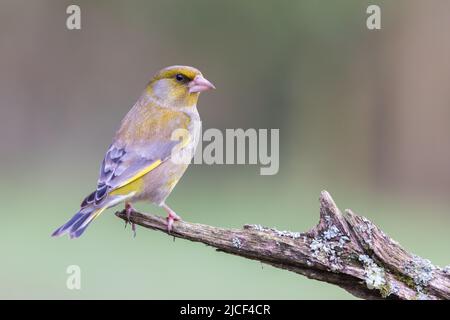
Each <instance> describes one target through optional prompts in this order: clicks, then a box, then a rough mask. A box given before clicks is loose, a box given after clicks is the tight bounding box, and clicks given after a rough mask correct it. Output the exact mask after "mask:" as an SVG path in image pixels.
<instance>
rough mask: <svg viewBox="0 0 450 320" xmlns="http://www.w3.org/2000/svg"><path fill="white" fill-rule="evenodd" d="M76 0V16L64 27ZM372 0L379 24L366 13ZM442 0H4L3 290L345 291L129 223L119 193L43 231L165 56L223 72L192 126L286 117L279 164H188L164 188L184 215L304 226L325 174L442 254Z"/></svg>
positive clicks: (448, 203)
mask: <svg viewBox="0 0 450 320" xmlns="http://www.w3.org/2000/svg"><path fill="white" fill-rule="evenodd" d="M72 3H75V4H78V5H79V6H80V7H81V11H82V12H81V14H82V16H81V17H82V29H81V30H79V31H69V30H67V29H66V27H65V22H66V18H67V14H66V13H65V11H66V8H67V6H68V5H69V4H72ZM369 4H379V5H380V6H381V8H382V29H381V30H380V31H369V30H368V29H367V28H366V18H367V14H366V8H367V6H368V5H369ZM448 12H450V2H449V1H445V0H442V1H439V0H433V1H420V0H414V1H412V0H396V1H361V0H340V1H324V0H298V1H262V0H259V1H256V0H245V1H241V0H240V1H238V0H231V1H207V0H202V1H200V0H192V1H183V0H177V1H175V0H169V1H167V0H164V1H163V0H160V1H136V0H133V1H106V0H105V1H103V0H102V1H99V0H96V1H56V0H53V1H47V0H35V1H26V0H14V1H13V0H0V150H1V169H0V170H1V183H0V199H1V203H2V209H1V220H2V228H1V231H0V243H1V244H0V254H1V258H0V259H1V263H0V271H1V272H0V298H4V299H5V298H44V299H47V298H63V299H72V298H86V299H92V298H114V299H115V298H125V299H131V298H133V299H141V298H145V299H147V298H150V299H170V298H177V299H178V298H184V299H189V298H194V299H195V298H207V299H210V298H211V299H214V298H222V299H228V298H236V299H239V298H247V299H251V298H255V299H258V298H266V299H281V298H285V299H316V298H322V299H352V298H353V297H352V296H351V295H350V294H348V293H347V292H345V291H344V290H341V289H339V288H337V287H334V286H331V285H328V284H324V283H320V282H317V281H313V280H308V279H306V278H303V277H301V276H299V275H296V274H294V273H289V272H286V271H281V270H277V269H275V268H272V267H270V266H265V265H264V266H262V265H261V264H260V263H258V262H255V261H247V260H244V259H241V258H238V257H234V256H228V255H225V254H223V253H218V252H215V251H214V250H213V249H211V248H208V247H206V246H204V245H201V244H195V243H190V242H187V241H182V240H179V239H178V240H176V241H175V242H174V241H173V239H172V238H171V237H167V236H165V235H163V234H161V233H157V232H152V231H146V230H143V229H142V228H139V227H138V230H137V238H135V239H133V238H132V236H131V232H130V230H129V229H127V230H124V224H123V221H122V220H119V219H117V218H116V217H115V216H114V215H113V214H112V213H113V212H114V210H113V209H111V210H109V211H108V212H107V213H105V214H103V215H102V217H101V218H100V219H98V220H97V221H96V222H95V223H93V224H92V226H91V227H90V228H89V230H88V231H87V232H86V234H85V235H84V236H83V237H82V238H80V239H78V240H69V239H66V238H60V239H53V238H50V233H51V232H52V231H53V230H54V229H55V228H56V227H58V226H59V225H61V224H62V223H64V222H65V221H66V220H67V219H68V218H69V217H71V216H72V214H74V213H75V212H76V211H77V208H78V206H79V203H80V201H81V200H82V198H83V197H84V196H85V195H86V194H88V193H89V192H90V191H91V190H92V189H93V188H94V186H95V183H96V179H97V173H98V169H99V165H100V162H101V160H102V158H103V155H104V152H105V151H106V149H107V146H108V145H109V143H110V141H111V138H112V135H113V133H114V131H115V130H116V129H117V127H118V124H119V122H120V120H121V118H122V117H123V116H124V115H125V113H126V112H127V111H128V109H129V108H130V107H131V106H132V104H133V103H134V102H135V100H136V99H137V97H138V96H139V95H140V93H141V91H142V89H143V87H144V86H145V84H146V83H147V81H148V80H149V79H150V77H151V76H152V74H153V73H155V72H156V71H157V70H159V69H160V68H162V67H164V66H167V65H173V64H187V65H193V66H195V67H198V68H199V69H200V70H202V72H203V73H204V74H205V76H206V77H207V78H208V79H210V80H211V81H213V82H214V84H215V85H216V86H217V90H215V91H214V92H208V93H207V94H203V95H202V97H201V98H200V102H199V111H200V114H201V116H202V120H203V127H204V129H206V128H220V129H225V128H280V171H279V173H278V174H277V175H274V176H260V175H259V167H258V166H245V165H213V166H207V165H194V166H191V167H190V169H189V170H188V171H187V173H186V175H185V176H184V178H183V179H182V180H181V182H180V183H179V184H178V186H177V188H176V189H175V191H174V192H173V193H172V195H171V197H170V198H169V199H168V203H169V204H170V205H171V206H172V207H173V208H174V209H175V210H176V211H177V212H178V213H179V214H180V215H182V217H183V218H184V219H185V220H188V221H192V222H200V223H205V224H211V225H215V226H223V227H236V228H238V227H240V226H242V225H243V224H245V223H259V224H262V225H267V226H275V227H277V228H279V229H290V230H293V231H306V230H307V229H309V228H311V227H312V226H314V224H315V223H316V222H317V221H318V217H319V216H318V212H319V207H318V201H317V200H318V197H319V192H320V191H321V190H322V189H327V190H328V191H330V192H331V194H332V195H333V196H334V198H335V201H336V202H337V204H338V206H340V207H341V209H344V208H347V207H349V208H352V209H353V210H354V211H356V212H358V213H360V214H362V215H365V216H367V217H368V218H370V219H371V220H373V221H374V222H375V223H376V224H378V225H379V226H380V227H382V228H383V229H384V230H385V231H386V232H387V233H388V234H390V235H391V236H392V237H393V238H395V239H396V240H398V241H399V242H400V243H401V244H402V245H404V247H405V248H406V249H408V250H411V251H412V252H414V253H416V254H418V255H421V256H423V257H425V258H428V259H431V260H432V261H433V262H434V263H435V264H437V265H446V264H449V263H450V255H449V244H450V233H449V232H448V230H449V227H450V200H449V197H448V195H449V192H450V143H449V136H450V90H449V80H450V60H449V59H450V58H449V57H450V38H449V37H448V30H449V28H450V19H448ZM137 207H138V208H139V209H142V210H144V211H149V212H154V213H160V214H163V212H161V210H159V209H157V208H155V207H154V206H151V205H150V204H138V205H137ZM72 264H75V265H79V266H80V267H81V272H82V284H81V286H82V288H81V290H78V291H77V290H73V291H71V290H68V289H67V288H66V279H67V276H68V275H67V274H66V268H67V266H69V265H72Z"/></svg>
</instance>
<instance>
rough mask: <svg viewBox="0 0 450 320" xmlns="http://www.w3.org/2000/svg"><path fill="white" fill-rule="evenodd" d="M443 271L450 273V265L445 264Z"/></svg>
mask: <svg viewBox="0 0 450 320" xmlns="http://www.w3.org/2000/svg"><path fill="white" fill-rule="evenodd" d="M442 271H444V273H445V274H450V265H448V266H445V267H444V268H443V269H442Z"/></svg>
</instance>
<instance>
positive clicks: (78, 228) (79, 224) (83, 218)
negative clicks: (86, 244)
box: [52, 206, 106, 238]
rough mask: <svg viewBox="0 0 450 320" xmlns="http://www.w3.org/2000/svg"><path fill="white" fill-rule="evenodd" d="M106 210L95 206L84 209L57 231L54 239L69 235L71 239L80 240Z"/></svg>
mask: <svg viewBox="0 0 450 320" xmlns="http://www.w3.org/2000/svg"><path fill="white" fill-rule="evenodd" d="M105 209H106V207H102V208H96V207H94V206H88V207H84V208H82V209H81V210H80V211H78V212H77V213H76V214H75V215H74V216H73V217H72V218H71V219H70V220H69V221H67V222H66V223H65V224H63V225H62V226H61V227H59V228H58V229H56V230H55V232H53V233H52V237H59V236H62V235H64V234H66V233H68V234H69V236H70V238H78V237H79V236H81V235H82V234H83V232H84V231H85V230H86V228H87V227H88V226H89V224H90V223H91V222H92V221H93V220H94V219H95V218H97V217H98V216H99V215H100V214H101V213H102V212H103V211H104V210H105Z"/></svg>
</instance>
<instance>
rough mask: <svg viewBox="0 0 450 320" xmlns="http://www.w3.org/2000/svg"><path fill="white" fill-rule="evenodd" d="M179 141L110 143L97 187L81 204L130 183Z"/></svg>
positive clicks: (165, 156) (100, 198)
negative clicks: (142, 143)
mask: <svg viewBox="0 0 450 320" xmlns="http://www.w3.org/2000/svg"><path fill="white" fill-rule="evenodd" d="M178 143H180V142H179V141H167V142H157V143H156V142H153V143H151V144H148V143H147V144H145V146H144V145H142V146H139V145H137V146H136V145H133V146H132V147H131V146H128V147H127V146H126V145H122V146H121V145H120V143H117V142H116V143H113V144H112V145H111V146H110V148H109V150H108V151H107V152H106V155H105V158H104V160H103V162H102V166H101V168H100V177H99V179H98V182H97V189H96V190H95V191H94V192H93V193H91V194H90V195H89V196H87V197H86V198H85V199H84V201H83V203H82V204H81V207H85V206H87V205H90V204H93V203H94V204H95V205H98V204H101V203H102V202H103V201H104V200H105V198H106V197H107V195H108V194H110V193H111V192H114V190H117V189H119V188H122V187H124V186H126V185H129V184H131V183H132V182H133V181H136V180H137V179H139V178H140V177H142V176H143V175H145V174H147V173H148V172H150V171H152V170H153V169H155V168H157V167H158V166H159V165H160V164H161V163H162V162H164V161H166V160H167V159H168V158H170V155H171V152H172V149H173V148H174V147H175V146H176V145H177V144H178Z"/></svg>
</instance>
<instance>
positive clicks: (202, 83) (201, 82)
mask: <svg viewBox="0 0 450 320" xmlns="http://www.w3.org/2000/svg"><path fill="white" fill-rule="evenodd" d="M188 87H189V93H194V92H203V91H206V90H209V89H215V88H216V87H215V86H214V85H213V84H212V83H211V82H209V81H208V80H206V79H205V78H204V77H203V76H201V75H198V76H195V78H194V80H192V81H191V82H189V83H188Z"/></svg>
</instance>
